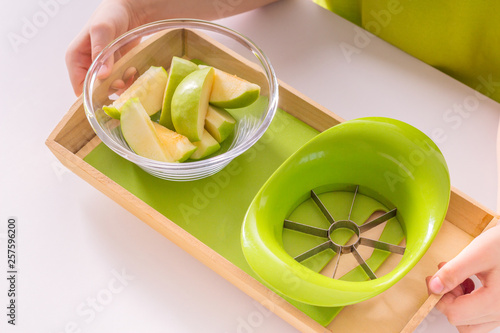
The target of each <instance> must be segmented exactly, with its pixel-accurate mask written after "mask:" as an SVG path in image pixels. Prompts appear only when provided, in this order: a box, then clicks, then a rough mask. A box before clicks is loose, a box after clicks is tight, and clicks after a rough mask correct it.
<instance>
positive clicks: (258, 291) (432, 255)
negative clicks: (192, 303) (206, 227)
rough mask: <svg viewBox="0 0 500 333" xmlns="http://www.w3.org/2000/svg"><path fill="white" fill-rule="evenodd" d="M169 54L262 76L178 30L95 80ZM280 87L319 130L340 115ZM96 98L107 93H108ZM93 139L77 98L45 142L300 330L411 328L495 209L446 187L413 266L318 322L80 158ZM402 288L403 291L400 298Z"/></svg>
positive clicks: (285, 101) (286, 106) (287, 103)
mask: <svg viewBox="0 0 500 333" xmlns="http://www.w3.org/2000/svg"><path fill="white" fill-rule="evenodd" d="M165 44H168V46H169V47H168V48H167V47H165ZM165 50H168V51H165ZM173 55H178V56H186V57H189V58H199V59H202V60H204V61H206V62H207V63H210V64H211V65H213V66H216V67H219V68H221V69H225V70H227V71H228V72H231V73H237V74H238V75H239V76H241V77H243V78H246V79H248V80H251V81H254V82H259V81H260V80H262V79H263V74H262V72H261V71H260V70H259V68H258V67H257V66H256V65H255V64H254V63H252V62H250V61H248V60H246V59H245V58H243V57H241V56H239V55H238V54H236V53H234V52H233V51H231V50H229V49H228V48H226V47H225V46H224V45H221V44H220V43H218V42H217V41H214V40H213V39H211V38H208V37H206V36H203V35H200V34H198V33H195V32H194V31H190V30H184V29H180V30H173V31H168V32H164V33H161V34H157V35H155V36H152V37H151V38H149V39H147V40H145V41H143V42H142V43H141V44H139V45H138V46H137V47H135V48H134V49H132V50H131V51H130V52H129V53H127V54H126V55H125V56H124V57H122V58H121V59H120V60H119V61H118V62H117V63H116V64H115V66H114V71H113V74H112V75H111V76H110V77H109V78H108V79H106V80H104V81H102V82H100V87H103V89H102V91H107V88H108V87H109V85H110V84H111V82H112V81H113V80H115V79H116V78H118V77H120V76H121V75H122V74H123V73H124V71H125V70H126V69H127V68H128V67H130V66H135V67H136V68H137V69H138V70H139V72H140V73H142V72H143V71H145V70H146V69H147V68H148V67H149V66H150V65H153V64H156V65H157V64H162V65H164V66H166V67H168V65H169V62H170V60H169V59H171V57H172V56H173ZM279 86H280V87H279V96H280V97H279V107H280V108H281V109H283V110H284V111H286V112H288V113H289V114H291V115H292V116H294V117H296V118H298V119H299V120H301V121H302V122H304V123H306V124H308V125H310V126H311V127H313V128H315V129H317V130H319V131H323V130H325V129H327V128H330V127H331V126H335V125H337V124H339V123H341V122H342V121H343V119H342V118H340V117H339V116H337V115H335V114H334V113H332V112H331V111H329V110H327V109H325V108H324V107H322V106H321V105H319V104H318V103H315V102H314V101H312V100H311V99H309V98H307V97H306V96H304V95H302V94H301V93H299V92H298V91H296V90H295V89H293V88H292V87H290V86H288V85H287V84H285V83H284V82H281V81H280V82H279ZM98 98H102V99H107V94H102V96H98ZM99 143H100V139H99V138H98V137H97V136H96V135H95V133H94V131H93V130H92V128H91V127H90V125H89V122H88V121H87V118H86V116H85V111H84V107H83V103H82V97H80V98H78V99H77V101H76V102H75V103H74V104H73V105H72V106H71V108H70V109H69V111H68V112H67V113H66V115H65V116H64V117H63V118H62V120H61V121H60V122H59V124H58V125H57V126H56V127H55V129H54V130H53V131H52V133H51V134H50V136H49V137H48V139H47V141H46V144H47V146H48V147H49V148H50V150H51V151H52V152H53V153H54V155H55V156H56V157H57V158H58V159H59V160H60V161H61V163H63V164H64V165H65V166H66V167H67V168H68V169H70V170H71V171H72V172H74V173H75V174H77V175H78V176H80V177H81V178H83V179H84V180H86V181H87V182H88V183H89V184H91V185H92V186H94V187H95V188H97V189H98V190H100V191H101V192H103V193H104V194H106V195H107V196H109V197H110V198H112V199H113V200H115V201H116V202H117V203H119V204H120V205H121V206H123V207H124V208H125V209H127V210H128V211H130V212H131V213H133V214H134V215H136V216H137V217H138V218H140V219H141V220H142V221H144V222H145V223H147V224H148V225H149V226H150V227H152V228H153V229H155V230H156V231H158V232H159V233H161V234H162V235H163V236H165V237H166V238H168V239H169V240H170V241H172V242H174V243H175V244H177V245H178V246H179V247H181V248H182V249H184V250H185V251H186V252H188V253H189V254H191V255H192V256H193V257H195V258H197V259H198V260H199V261H201V262H202V263H203V264H205V265H206V266H208V267H210V268H211V269H212V270H214V271H215V272H217V273H218V274H219V275H221V276H222V277H223V278H225V279H226V280H228V281H229V282H231V283H232V284H234V285H235V286H237V287H238V288H239V289H241V290H242V291H244V292H245V293H246V294H248V295H249V296H250V297H252V298H254V299H255V300H256V301H258V302H259V303H261V304H262V305H263V306H265V307H266V308H268V309H269V310H271V311H272V312H274V313H275V314H277V315H278V316H280V317H281V318H283V319H284V320H286V321H287V322H288V323H290V324H291V325H292V326H294V327H295V328H297V329H298V330H300V331H302V332H322V333H326V332H333V331H336V332H337V331H338V332H345V331H350V332H358V331H359V332H361V331H366V330H369V331H371V332H412V331H413V330H415V328H416V327H417V326H418V325H419V324H420V322H421V321H422V320H423V319H424V318H425V317H426V315H427V314H428V313H429V311H431V309H432V308H433V307H434V305H435V304H436V302H437V301H438V300H439V297H438V296H434V295H431V296H428V295H427V292H426V290H425V285H424V283H423V281H424V278H425V276H427V275H432V274H433V273H434V272H435V270H436V265H437V264H438V263H439V262H441V261H447V260H449V259H451V258H452V257H453V256H455V255H456V254H457V253H458V252H460V251H461V250H462V249H463V248H464V247H465V246H466V245H467V244H468V243H469V242H470V241H471V240H472V239H473V238H474V237H477V236H478V235H479V234H480V233H482V232H484V231H485V230H486V229H488V228H490V227H492V226H493V225H495V224H497V222H498V216H497V215H496V214H495V213H494V212H492V211H490V210H488V209H487V208H485V207H483V206H482V205H480V204H479V203H477V202H475V201H474V200H472V199H471V198H469V197H467V196H466V195H464V194H463V193H461V192H460V191H459V190H457V189H455V188H453V189H452V193H451V201H450V206H449V209H448V213H447V216H446V220H445V222H444V224H443V228H442V230H441V231H440V233H439V235H438V237H437V238H436V240H435V241H434V243H433V245H432V246H431V248H430V249H429V251H428V252H427V254H426V255H425V256H424V258H423V259H422V260H421V261H420V262H419V263H418V264H417V265H416V267H415V268H414V269H413V270H412V271H411V272H410V273H409V274H407V276H406V277H405V278H403V279H402V280H401V281H399V282H398V283H397V284H396V285H395V286H394V287H392V288H391V289H389V290H388V291H386V292H384V293H382V294H381V295H379V296H376V297H374V298H373V299H371V300H368V301H365V302H362V303H359V304H356V305H352V306H349V307H346V308H345V309H344V310H342V312H341V313H340V314H339V316H338V317H337V318H335V320H334V321H333V322H332V323H331V324H330V325H329V326H328V327H326V328H325V327H323V326H321V325H320V324H318V323H317V322H315V321H314V320H313V319H311V318H310V317H308V316H307V315H305V314H304V313H302V312H301V311H299V310H298V309H296V308H295V307H294V306H292V305H291V304H290V303H288V302H286V301H285V300H284V299H282V298H281V297H280V296H278V295H277V294H275V293H274V292H272V291H271V290H269V289H268V288H267V287H265V286H264V285H262V284H261V283H260V282H258V281H257V280H255V279H254V278H252V277H251V276H249V275H248V274H246V273H245V272H244V271H243V270H241V269H240V268H238V267H236V266H235V265H233V264H232V263H231V262H229V261H228V260H226V259H225V258H224V257H222V256H221V255H220V254H218V253H217V252H215V251H214V250H212V249H211V248H210V247H208V246H207V245H205V244H203V243H202V242H200V241H199V240H198V239H196V238H195V237H194V236H192V235H191V234H189V233H188V232H187V231H185V230H184V229H182V228H181V227H179V226H178V225H177V224H175V223H174V222H172V221H170V220H169V219H168V218H166V217H165V216H164V215H162V214H160V213H159V212H157V211H156V210H154V209H153V208H151V207H150V206H149V205H147V204H146V203H144V202H143V201H142V200H140V199H139V198H137V197H136V196H134V195H133V194H131V193H130V192H128V191H127V190H125V189H124V188H123V187H121V186H120V185H119V184H117V183H115V182H114V181H112V180H111V179H109V178H108V177H107V176H105V175H104V174H102V173H101V172H100V171H98V170H96V169H95V168H94V167H92V166H91V165H89V164H88V163H86V162H85V161H84V160H83V158H84V157H85V156H86V155H87V154H88V153H89V152H91V151H92V150H93V149H94V148H95V147H96V146H97V145H98V144H99ZM381 269H382V270H383V269H384V267H382V268H381ZM401 293H404V294H405V297H401ZM374 305H376V306H374ZM391 305H397V306H395V307H393V306H391ZM360 311H362V312H360ZM360 313H363V314H365V315H366V318H364V320H360V319H362V317H360V316H359V314H360Z"/></svg>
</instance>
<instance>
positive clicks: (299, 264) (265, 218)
mask: <svg viewBox="0 0 500 333" xmlns="http://www.w3.org/2000/svg"><path fill="white" fill-rule="evenodd" d="M449 198H450V179H449V172H448V168H447V165H446V162H445V160H444V158H443V155H442V154H441V152H440V151H439V149H438V148H437V146H436V145H435V144H434V143H433V142H432V141H431V140H430V139H429V138H428V137H427V136H426V135H425V134H423V133H422V132H420V131H419V130H417V129H416V128H414V127H412V126H410V125H408V124H406V123H403V122H401V121H397V120H393V119H387V118H362V119H357V120H352V121H347V122H345V123H342V124H340V125H337V126H334V127H332V128H330V129H328V130H326V131H325V132H323V133H321V134H319V135H318V136H316V137H315V138H313V139H312V140H311V141H309V142H308V143H307V144H305V145H304V146H303V147H302V148H300V149H299V150H298V151H297V152H296V153H295V154H293V155H292V156H291V157H290V158H289V159H288V160H286V161H285V162H284V163H283V164H282V165H281V166H280V167H279V168H278V169H277V170H276V171H275V173H274V174H273V175H272V176H271V177H270V178H269V179H268V181H267V182H266V183H265V184H264V186H263V187H262V188H261V189H260V191H259V192H258V194H257V195H256V196H255V198H254V200H253V202H252V204H251V205H250V207H249V209H248V211H247V214H246V217H245V220H244V223H243V228H242V248H243V253H244V255H245V258H246V260H247V262H248V263H249V265H250V266H251V267H252V269H253V270H254V271H255V272H256V273H257V274H258V275H259V276H260V277H261V278H262V280H263V281H264V283H265V284H267V285H268V286H269V287H270V288H271V289H273V290H275V291H276V292H277V293H279V294H282V295H284V296H287V297H289V298H291V299H294V300H296V301H299V302H302V303H306V304H311V305H316V306H327V307H337V306H345V305H349V304H354V303H357V302H360V301H363V300H366V299H368V298H371V297H373V296H375V295H377V294H379V293H381V292H383V291H384V290H386V289H388V288H389V287H391V286H392V285H394V284H395V283H396V282H397V281H399V280H400V279H401V278H402V277H403V276H404V275H405V274H406V273H408V272H409V271H410V269H412V267H413V266H414V265H415V264H417V262H418V261H419V260H420V258H422V256H423V255H424V253H425V252H426V250H427V249H428V248H429V246H430V245H431V242H432V241H433V239H434V238H435V236H436V234H437V232H438V231H439V228H440V227H441V224H442V222H443V220H444V218H445V215H446V211H447V208H448V203H449Z"/></svg>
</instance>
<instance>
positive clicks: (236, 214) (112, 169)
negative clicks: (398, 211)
mask: <svg viewBox="0 0 500 333" xmlns="http://www.w3.org/2000/svg"><path fill="white" fill-rule="evenodd" d="M317 134H318V131H317V130H315V129H313V128H311V127H310V126H308V125H306V124H305V123H303V122H301V121H300V120H298V119H296V118H294V117H293V116H291V115H289V114H288V113H286V112H284V111H283V110H280V109H278V110H277V113H276V116H275V118H274V120H273V122H272V124H271V126H270V127H269V129H268V130H267V132H266V133H265V134H264V136H263V137H262V138H261V139H260V140H259V142H257V143H256V144H255V145H254V146H253V147H252V148H250V149H249V150H248V151H247V152H245V153H244V154H242V155H241V156H239V157H238V158H236V159H235V160H233V161H232V162H231V163H230V164H229V165H228V166H227V167H226V168H225V169H223V170H222V171H221V172H219V173H217V174H216V175H214V176H211V177H209V178H205V179H202V180H198V181H193V182H172V181H167V180H162V179H158V178H155V177H153V176H151V175H149V174H147V173H146V172H144V171H143V170H142V169H140V168H139V167H137V166H136V165H134V164H133V163H131V162H129V161H127V160H125V159H123V158H121V157H120V156H118V155H117V154H115V153H114V152H113V151H111V150H110V149H109V148H107V147H106V146H105V145H104V144H102V143H101V144H100V145H98V146H97V147H96V148H95V149H94V150H93V151H92V152H90V153H89V154H88V155H87V156H86V157H85V158H84V160H85V161H86V162H88V163H89V164H90V165H92V166H93V167H95V168H96V169H97V170H99V171H100V172H102V173H103V174H105V175H106V176H107V177H109V178H110V179H112V180H113V181H115V182H116V183H118V184H119V185H121V186H122V187H123V188H125V189H126V190H128V191H129V192H130V193H132V194H134V195H135V196H137V197H138V198H140V199H141V200H143V201H144V202H145V203H147V204H148V205H149V206H151V207H152V208H154V209H155V210H157V211H158V212H159V213H161V214H163V215H164V216H166V217H167V218H168V219H170V220H171V221H173V222H174V223H176V224H178V225H179V226H180V227H182V228H183V229H185V230H186V231H188V232H189V233H190V234H192V235H193V236H195V237H196V238H197V239H199V240H200V241H201V242H203V243H204V244H206V245H208V246H209V247H210V248H212V249H213V250H215V251H216V252H218V253H219V254H220V255H222V256H223V257H225V258H226V259H228V260H229V261H230V262H232V263H233V264H234V265H236V266H237V267H239V268H241V269H242V270H243V271H245V272H246V273H248V274H249V275H251V276H252V277H254V278H256V279H257V280H259V281H261V280H260V279H259V277H258V276H257V275H256V274H255V273H254V272H253V271H252V269H251V268H250V266H248V264H247V262H246V261H245V258H244V256H243V252H242V250H241V243H240V233H241V225H242V222H243V219H244V216H245V213H246V211H247V208H248V207H249V205H250V203H251V201H252V199H253V198H254V196H255V195H256V193H257V192H258V190H259V189H260V188H261V186H262V185H263V184H264V182H265V181H266V180H267V179H268V178H269V177H270V176H271V174H272V173H273V172H274V171H275V170H276V169H277V168H278V167H279V166H280V165H281V164H282V163H283V162H284V161H285V160H286V159H287V158H288V157H289V156H290V155H291V154H293V153H294V152H295V151H296V150H297V149H299V148H300V147H301V146H302V145H304V144H305V143H306V142H307V141H309V140H310V139H312V138H313V137H314V136H315V135H317ZM323 195H324V196H325V199H327V196H328V193H325V194H323ZM338 195H340V196H344V197H345V200H344V201H346V200H350V197H349V196H350V195H352V194H351V193H344V194H342V193H341V194H337V198H339V197H338ZM337 201H338V200H337ZM340 201H342V200H340ZM307 206H308V205H307V204H306V205H305V206H304V207H306V208H300V207H299V208H300V209H298V210H297V211H295V212H294V213H292V215H294V216H296V217H297V218H298V219H299V220H300V219H301V217H300V216H301V215H304V214H306V215H310V213H308V212H307ZM367 207H368V208H367V209H368V210H369V211H364V212H360V214H361V215H366V217H367V216H369V215H370V214H371V213H372V212H373V211H375V210H380V209H384V207H380V205H377V204H374V205H368V206H367ZM301 211H302V212H301ZM396 223H397V222H396ZM389 229H391V228H390V227H389V224H388V227H386V230H384V233H388V235H389V237H390V238H391V237H392V238H391V239H390V241H393V242H394V241H399V240H400V239H401V237H399V236H398V237H399V238H397V239H399V240H397V239H394V234H395V233H396V234H399V232H398V231H397V230H396V232H395V233H394V230H393V232H391V231H390V230H389ZM392 229H394V228H392ZM292 233H293V232H292ZM384 233H383V234H382V236H381V238H380V240H384V237H385V236H384ZM294 237H295V236H294V235H291V234H287V233H285V234H284V241H285V242H286V240H287V239H288V240H292V243H293V239H294ZM346 240H347V238H346ZM387 241H389V239H387ZM301 242H305V244H307V242H313V243H314V242H315V240H309V241H308V240H301ZM285 245H286V244H285ZM297 250H298V249H293V248H291V249H290V251H292V252H293V251H297ZM332 255H333V254H332V253H330V254H329V253H323V254H319V255H318V258H319V259H320V260H319V261H320V264H319V265H316V267H310V268H311V269H314V270H317V271H318V270H320V269H321V268H322V267H324V265H325V263H327V262H328V260H330V259H331V256H332ZM386 257H387V254H386V253H376V252H374V254H373V255H372V257H371V258H370V259H369V261H368V263H369V264H370V266H371V267H373V268H376V267H378V266H379V265H380V264H381V263H382V262H383V260H384V259H385V258H386ZM317 262H318V261H316V263H317ZM359 273H360V272H359V271H358V272H356V270H353V271H351V272H350V273H349V274H351V275H356V276H357V277H354V278H353V279H354V280H356V279H358V278H362V277H360V276H362V274H361V275H360V274H359ZM349 274H348V275H349ZM284 298H285V299H286V300H287V301H289V302H290V303H291V304H293V305H294V306H295V307H297V308H298V309H300V310H301V311H302V312H304V313H305V314H306V315H308V316H309V317H311V318H312V319H314V320H315V321H317V322H318V323H320V324H321V325H324V326H326V325H328V324H329V323H330V322H331V321H332V320H333V318H334V317H335V316H336V315H337V314H338V313H339V312H340V310H341V308H326V307H318V306H312V305H307V304H303V303H299V302H296V301H294V300H291V299H288V298H286V297H284Z"/></svg>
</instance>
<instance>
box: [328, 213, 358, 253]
mask: <svg viewBox="0 0 500 333" xmlns="http://www.w3.org/2000/svg"><path fill="white" fill-rule="evenodd" d="M340 229H347V230H350V231H352V232H353V233H354V235H353V237H355V239H353V240H351V242H350V243H349V244H348V245H340V244H337V243H336V242H335V241H334V240H333V238H332V236H333V234H334V233H335V231H337V230H340ZM359 234H360V231H359V227H358V225H357V224H356V223H354V222H353V221H351V220H341V221H336V222H335V223H333V224H332V225H331V226H330V228H329V229H328V239H329V240H330V242H331V243H332V247H333V250H334V251H335V252H337V253H340V252H341V253H351V252H352V251H353V250H354V249H355V248H357V247H358V245H359Z"/></svg>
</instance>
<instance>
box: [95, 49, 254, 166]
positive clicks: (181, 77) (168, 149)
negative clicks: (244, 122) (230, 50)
mask: <svg viewBox="0 0 500 333" xmlns="http://www.w3.org/2000/svg"><path fill="white" fill-rule="evenodd" d="M259 93H260V87H259V86H258V85H257V84H255V83H251V82H248V81H246V80H244V79H241V78H239V77H237V76H235V75H232V74H229V73H226V72H224V71H222V70H220V69H217V68H214V67H211V66H207V65H200V66H198V65H197V64H196V63H194V62H192V61H190V60H187V59H184V58H179V57H176V56H174V57H173V58H172V61H171V65H170V68H169V71H168V72H167V71H166V70H165V69H164V68H163V67H161V66H160V67H157V66H151V67H150V68H149V69H148V70H147V71H146V72H144V74H142V75H141V76H139V77H138V78H137V80H136V81H135V82H134V83H133V84H132V85H131V86H130V87H129V88H128V89H126V90H125V91H124V92H123V93H122V94H121V95H120V96H119V97H118V99H116V100H115V101H114V102H113V103H112V104H110V105H108V106H104V107H103V110H104V111H105V112H106V113H107V114H108V115H109V116H110V117H112V118H115V119H119V120H120V129H121V133H122V135H123V138H124V139H125V141H126V143H127V144H128V146H129V147H130V148H131V149H132V150H133V151H134V152H135V153H136V154H138V155H140V156H142V157H146V158H149V159H153V160H156V161H161V162H168V163H177V162H186V161H187V162H190V161H198V160H201V159H205V158H207V157H210V156H212V155H214V154H216V153H217V152H219V150H220V149H221V143H222V142H223V141H225V140H226V139H228V138H229V137H231V134H233V132H234V129H235V127H236V124H237V121H236V119H235V118H234V117H233V116H232V115H231V113H230V112H228V111H227V110H226V109H224V108H223V107H222V106H226V107H230V108H231V109H232V112H238V109H239V108H243V107H247V106H249V105H251V104H252V103H254V102H255V101H256V100H257V99H258V97H259ZM157 112H160V115H159V120H158V122H156V121H154V120H152V119H153V118H152V117H151V116H152V115H154V114H156V113H157ZM157 118H158V117H157Z"/></svg>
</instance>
